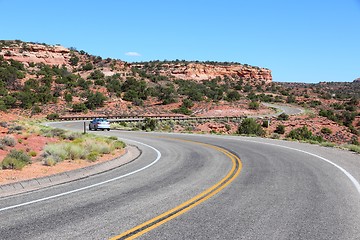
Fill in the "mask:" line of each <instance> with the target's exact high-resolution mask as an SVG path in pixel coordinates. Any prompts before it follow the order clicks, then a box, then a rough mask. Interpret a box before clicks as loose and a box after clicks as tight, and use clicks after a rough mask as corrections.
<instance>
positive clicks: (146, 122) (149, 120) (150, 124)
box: [142, 118, 157, 131]
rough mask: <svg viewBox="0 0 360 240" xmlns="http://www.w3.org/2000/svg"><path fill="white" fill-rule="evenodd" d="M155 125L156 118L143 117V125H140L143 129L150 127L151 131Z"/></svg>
mask: <svg viewBox="0 0 360 240" xmlns="http://www.w3.org/2000/svg"><path fill="white" fill-rule="evenodd" d="M156 127H157V120H155V119H153V118H145V120H144V125H143V127H142V129H143V130H146V129H150V130H151V131H154V130H155V129H156Z"/></svg>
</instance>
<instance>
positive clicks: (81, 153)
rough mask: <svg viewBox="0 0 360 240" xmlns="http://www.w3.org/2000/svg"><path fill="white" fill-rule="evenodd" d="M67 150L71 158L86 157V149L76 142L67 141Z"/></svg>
mask: <svg viewBox="0 0 360 240" xmlns="http://www.w3.org/2000/svg"><path fill="white" fill-rule="evenodd" d="M65 150H66V151H67V157H68V158H69V159H71V160H75V159H85V158H86V155H87V154H86V150H85V149H84V148H83V147H82V146H80V145H79V144H76V143H66V144H65Z"/></svg>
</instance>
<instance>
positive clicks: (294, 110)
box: [250, 102, 304, 118]
mask: <svg viewBox="0 0 360 240" xmlns="http://www.w3.org/2000/svg"><path fill="white" fill-rule="evenodd" d="M261 104H263V105H264V106H266V107H270V108H276V109H278V111H277V112H276V113H271V114H264V115H255V116H250V117H254V118H258V117H276V116H279V115H280V114H282V113H285V114H287V115H296V114H301V113H303V112H304V110H303V109H301V108H298V107H295V106H291V105H289V106H288V105H280V104H274V103H265V102H263V103H261Z"/></svg>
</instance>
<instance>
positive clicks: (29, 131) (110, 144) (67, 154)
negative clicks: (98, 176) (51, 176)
mask: <svg viewBox="0 0 360 240" xmlns="http://www.w3.org/2000/svg"><path fill="white" fill-rule="evenodd" d="M0 125H1V126H3V127H4V126H6V128H7V129H8V134H7V135H5V136H3V137H0V149H1V150H3V151H7V152H8V154H7V155H6V156H5V157H4V159H3V160H2V161H1V163H0V169H16V170H21V169H22V168H23V167H25V166H26V165H29V164H31V163H32V162H42V163H43V164H44V165H46V166H54V165H56V164H57V163H59V162H62V161H64V160H69V161H73V160H84V161H90V162H95V161H97V160H98V159H99V158H100V157H101V156H103V155H106V154H111V155H112V154H114V153H115V151H117V150H121V149H123V148H124V147H125V143H124V142H122V141H119V140H117V138H116V137H102V136H97V135H94V134H82V133H78V132H69V131H65V130H63V129H57V128H49V127H45V126H42V125H40V124H39V123H38V122H18V123H7V122H1V123H0ZM37 138H47V139H49V140H48V141H50V142H49V143H48V144H45V145H44V146H43V148H42V149H41V150H37V151H35V150H34V149H31V148H30V147H29V146H31V143H29V141H36V139H37ZM16 139H17V140H16ZM46 142H47V141H46Z"/></svg>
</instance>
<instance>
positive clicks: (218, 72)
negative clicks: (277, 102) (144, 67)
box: [138, 63, 272, 83]
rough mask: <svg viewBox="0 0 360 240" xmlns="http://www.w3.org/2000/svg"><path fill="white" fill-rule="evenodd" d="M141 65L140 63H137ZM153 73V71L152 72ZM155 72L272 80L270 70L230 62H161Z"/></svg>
mask: <svg viewBox="0 0 360 240" xmlns="http://www.w3.org/2000/svg"><path fill="white" fill-rule="evenodd" d="M138 66H139V67H141V66H140V65H138ZM153 73H155V72H153ZM157 73H159V74H161V75H165V76H173V77H175V78H178V79H184V80H195V81H201V80H209V79H213V78H216V77H221V78H222V77H224V76H228V77H235V78H243V79H252V80H261V81H265V83H271V82H272V75H271V70H269V69H266V68H259V67H253V66H249V65H241V64H231V65H221V64H216V65H213V64H206V63H188V64H171V63H170V64H163V65H162V66H161V69H160V70H159V71H157Z"/></svg>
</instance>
